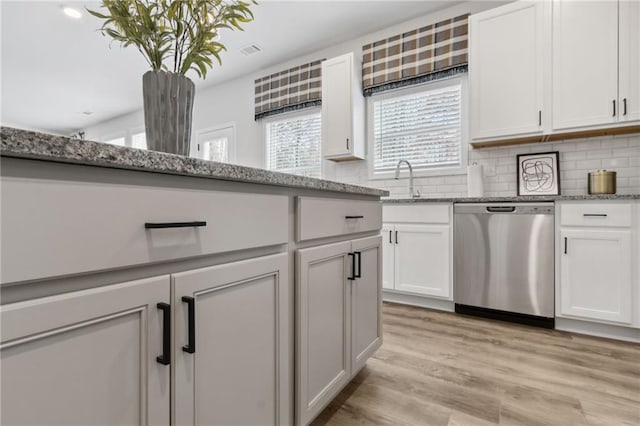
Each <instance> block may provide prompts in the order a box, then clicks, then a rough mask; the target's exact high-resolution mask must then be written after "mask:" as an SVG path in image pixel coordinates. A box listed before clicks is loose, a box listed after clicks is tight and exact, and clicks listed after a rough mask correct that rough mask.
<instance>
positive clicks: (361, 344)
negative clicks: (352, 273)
mask: <svg viewBox="0 0 640 426" xmlns="http://www.w3.org/2000/svg"><path fill="white" fill-rule="evenodd" d="M351 249H352V250H353V253H354V254H355V255H356V259H357V265H356V267H357V274H356V279H355V280H353V281H351V376H354V375H355V374H356V373H357V372H358V371H359V370H360V369H361V368H362V367H364V365H365V363H366V362H367V359H369V357H371V355H373V353H374V352H375V351H376V350H377V349H378V348H379V347H380V345H382V285H381V284H382V283H381V281H382V274H381V270H382V264H381V262H382V237H369V238H362V239H360V240H354V241H353V242H352V243H351Z"/></svg>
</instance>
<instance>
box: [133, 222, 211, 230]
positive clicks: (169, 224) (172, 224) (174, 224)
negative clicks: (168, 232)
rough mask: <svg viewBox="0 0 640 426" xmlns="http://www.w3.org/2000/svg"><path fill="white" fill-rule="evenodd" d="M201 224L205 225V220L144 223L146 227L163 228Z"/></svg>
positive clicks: (198, 225)
mask: <svg viewBox="0 0 640 426" xmlns="http://www.w3.org/2000/svg"><path fill="white" fill-rule="evenodd" d="M201 226H207V222H204V221H196V222H162V223H149V222H147V223H145V224H144V227H145V228H146V229H165V228H197V227H201Z"/></svg>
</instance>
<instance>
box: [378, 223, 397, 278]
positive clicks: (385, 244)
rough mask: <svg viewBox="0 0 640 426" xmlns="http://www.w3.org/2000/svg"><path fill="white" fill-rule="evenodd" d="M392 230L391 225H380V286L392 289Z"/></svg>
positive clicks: (393, 251)
mask: <svg viewBox="0 0 640 426" xmlns="http://www.w3.org/2000/svg"><path fill="white" fill-rule="evenodd" d="M394 230H395V228H394V227H393V225H384V226H383V227H382V233H381V234H380V235H381V236H382V288H384V289H388V290H393V288H394V283H393V282H394V279H395V277H394V269H395V268H394V264H395V259H394V253H395V250H394V249H395V243H394Z"/></svg>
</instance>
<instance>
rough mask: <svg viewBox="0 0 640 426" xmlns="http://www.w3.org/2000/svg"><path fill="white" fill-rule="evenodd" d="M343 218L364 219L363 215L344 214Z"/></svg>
mask: <svg viewBox="0 0 640 426" xmlns="http://www.w3.org/2000/svg"><path fill="white" fill-rule="evenodd" d="M344 218H345V219H364V216H345V217H344Z"/></svg>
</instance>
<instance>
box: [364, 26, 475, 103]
mask: <svg viewBox="0 0 640 426" xmlns="http://www.w3.org/2000/svg"><path fill="white" fill-rule="evenodd" d="M468 18H469V14H466V15H461V16H458V17H456V18H453V19H447V20H446V21H442V22H438V23H436V24H433V25H428V26H426V27H422V28H419V29H417V30H413V31H409V32H406V33H403V34H398V35H396V36H394V37H390V38H387V39H385V40H380V41H377V42H375V43H370V44H367V45H364V46H362V54H363V58H362V86H363V90H364V94H365V96H370V95H372V94H374V93H378V92H381V91H385V90H389V89H395V88H397V87H403V86H408V85H412V84H419V83H422V82H425V81H429V80H434V79H438V78H442V77H447V76H449V75H453V74H457V73H459V72H464V71H466V70H467V49H468V34H469V31H468Z"/></svg>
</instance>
